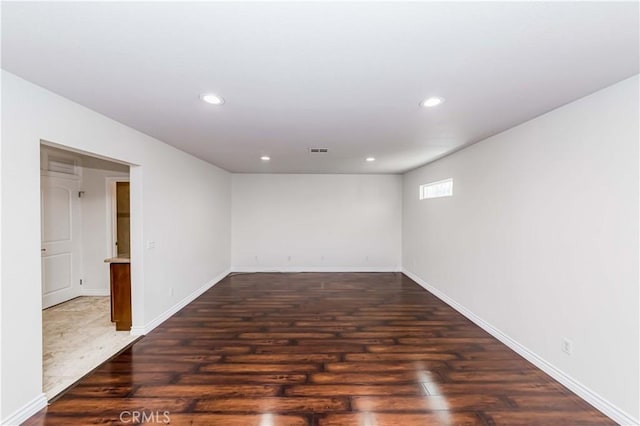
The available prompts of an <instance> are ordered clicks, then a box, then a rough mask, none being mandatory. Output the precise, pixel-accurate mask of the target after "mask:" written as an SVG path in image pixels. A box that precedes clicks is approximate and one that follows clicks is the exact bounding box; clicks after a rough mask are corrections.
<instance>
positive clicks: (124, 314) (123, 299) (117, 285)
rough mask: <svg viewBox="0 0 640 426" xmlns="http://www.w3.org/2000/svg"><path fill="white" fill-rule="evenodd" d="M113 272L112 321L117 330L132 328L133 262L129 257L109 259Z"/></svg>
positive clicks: (110, 269) (110, 268) (111, 271)
mask: <svg viewBox="0 0 640 426" xmlns="http://www.w3.org/2000/svg"><path fill="white" fill-rule="evenodd" d="M105 262H109V271H110V274H111V321H113V322H115V323H116V330H118V331H129V330H131V264H130V263H129V260H128V259H117V258H114V259H107V260H105Z"/></svg>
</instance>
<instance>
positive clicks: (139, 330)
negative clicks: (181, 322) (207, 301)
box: [131, 270, 230, 336]
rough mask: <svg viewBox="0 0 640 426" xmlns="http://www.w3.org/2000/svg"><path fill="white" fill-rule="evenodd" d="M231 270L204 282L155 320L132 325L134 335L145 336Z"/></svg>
mask: <svg viewBox="0 0 640 426" xmlns="http://www.w3.org/2000/svg"><path fill="white" fill-rule="evenodd" d="M229 273H230V271H229V270H226V271H224V272H223V273H221V274H220V275H218V276H217V277H215V278H214V279H212V280H211V281H209V282H208V283H206V284H204V285H203V286H202V287H200V288H198V289H196V290H194V291H193V292H192V293H191V294H189V295H187V296H186V297H185V298H184V299H182V300H181V301H179V302H178V303H176V304H175V305H173V306H172V307H170V308H169V309H167V310H166V311H164V312H163V313H161V314H160V315H158V316H157V317H155V318H154V319H153V320H151V321H149V322H148V323H146V324H145V325H144V326H133V327H131V335H132V336H143V335H145V334H148V333H149V332H150V331H151V330H153V329H154V328H156V327H157V326H159V325H160V324H162V323H163V322H165V321H166V320H168V319H169V318H170V317H171V316H172V315H173V314H175V313H176V312H178V311H179V310H180V309H182V308H184V307H185V306H187V305H188V304H189V303H191V302H193V301H194V300H195V299H196V298H197V297H198V296H200V295H201V294H202V293H204V292H205V291H207V290H209V289H210V288H211V287H213V286H214V285H216V284H218V283H219V282H220V281H222V280H223V279H224V278H225V277H226V276H227V275H229Z"/></svg>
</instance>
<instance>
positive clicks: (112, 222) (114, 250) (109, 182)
mask: <svg viewBox="0 0 640 426" xmlns="http://www.w3.org/2000/svg"><path fill="white" fill-rule="evenodd" d="M104 180H105V185H106V189H107V198H108V199H107V215H106V217H107V235H108V236H109V238H107V253H110V255H111V257H117V256H118V246H116V241H117V240H118V235H117V231H118V225H117V220H118V217H117V216H118V212H117V203H116V184H117V183H118V182H129V183H130V182H131V180H130V177H124V176H119V177H106V178H105V179H104ZM129 201H131V193H129ZM129 244H131V241H129Z"/></svg>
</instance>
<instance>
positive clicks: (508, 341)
mask: <svg viewBox="0 0 640 426" xmlns="http://www.w3.org/2000/svg"><path fill="white" fill-rule="evenodd" d="M402 273H403V274H405V275H406V276H408V277H409V278H411V279H412V280H413V281H415V282H416V283H418V284H419V285H420V286H422V287H424V288H425V289H426V290H427V291H428V292H430V293H431V294H433V295H434V296H436V297H437V298H438V299H440V300H442V301H443V302H444V303H446V304H447V305H449V306H451V307H452V308H453V309H455V310H456V311H458V312H460V313H461V314H462V315H464V316H465V317H467V318H468V319H469V320H471V321H472V322H473V323H475V324H476V325H477V326H479V327H480V328H482V329H483V330H485V331H486V332H487V333H489V334H491V335H492V336H493V337H495V338H496V339H498V340H499V341H501V342H502V343H504V344H505V345H507V346H508V347H509V348H511V349H513V350H514V351H515V352H517V353H518V354H519V355H520V356H522V357H523V358H525V359H526V360H527V361H529V362H530V363H532V364H533V365H535V366H536V367H538V368H539V369H540V370H542V371H544V372H545V373H547V374H548V375H550V376H551V377H553V378H554V379H555V380H557V381H558V382H560V383H561V384H562V385H564V386H565V387H567V388H568V389H569V390H571V391H572V392H573V393H575V394H576V395H578V396H579V397H580V398H582V399H584V400H585V401H586V402H588V403H589V404H591V405H592V406H593V407H595V408H596V409H598V410H599V411H601V412H602V413H603V414H604V415H606V416H608V417H610V418H611V419H612V420H614V421H615V422H617V423H619V424H620V425H624V426H632V425H638V424H639V421H638V419H635V418H634V417H633V416H631V415H630V414H629V413H626V412H625V411H623V410H621V409H620V408H618V407H616V406H615V405H614V404H612V403H611V402H609V401H608V400H606V399H605V398H603V397H601V396H600V395H598V394H597V393H596V392H594V391H592V390H591V389H589V388H588V387H586V386H585V385H583V384H582V383H580V382H579V381H577V380H575V379H574V378H573V377H571V376H569V375H568V374H567V373H565V372H563V371H562V370H560V369H559V368H558V367H556V366H554V365H553V364H551V363H550V362H548V361H547V360H545V359H544V358H542V357H540V356H539V355H538V354H536V353H535V352H533V351H531V350H530V349H528V348H527V347H525V346H523V345H522V344H520V343H519V342H517V341H516V340H514V339H512V338H511V337H509V336H508V335H506V334H504V333H503V332H502V331H500V330H498V329H497V328H495V327H494V326H492V325H491V324H489V323H488V322H486V321H485V320H483V319H482V318H480V317H479V316H477V315H476V314H474V313H473V312H471V311H470V310H469V309H467V308H465V307H464V306H462V305H461V304H459V303H458V302H456V301H455V300H453V299H452V298H450V297H449V296H447V295H446V294H444V293H443V292H441V291H440V290H438V289H437V288H435V287H433V286H431V285H430V284H428V283H427V282H425V281H424V280H422V279H421V278H420V277H418V276H417V275H415V274H414V273H412V272H409V271H407V270H406V269H405V270H403V271H402Z"/></svg>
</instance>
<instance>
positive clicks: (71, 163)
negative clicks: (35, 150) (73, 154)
mask: <svg viewBox="0 0 640 426" xmlns="http://www.w3.org/2000/svg"><path fill="white" fill-rule="evenodd" d="M47 170H49V171H50V172H56V173H62V174H65V175H78V163H77V161H76V160H75V159H73V158H62V157H52V156H49V157H48V165H47Z"/></svg>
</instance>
